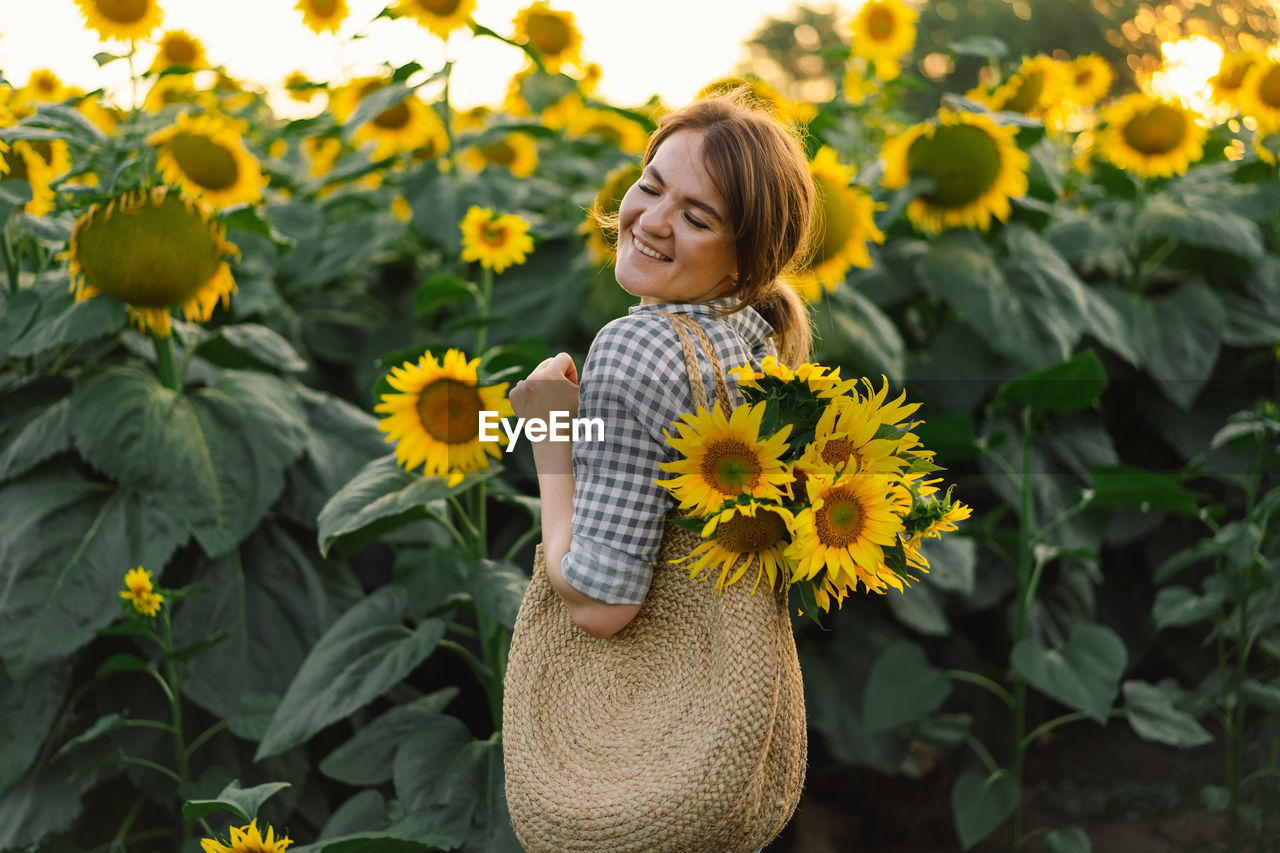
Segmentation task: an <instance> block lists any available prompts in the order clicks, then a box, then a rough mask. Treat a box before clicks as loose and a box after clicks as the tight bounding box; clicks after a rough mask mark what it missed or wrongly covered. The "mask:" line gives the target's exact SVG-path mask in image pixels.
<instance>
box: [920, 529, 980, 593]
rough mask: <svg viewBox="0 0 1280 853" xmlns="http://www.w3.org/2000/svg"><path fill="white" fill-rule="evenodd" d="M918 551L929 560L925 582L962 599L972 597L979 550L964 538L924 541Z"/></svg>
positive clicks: (949, 537)
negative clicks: (927, 576) (927, 575)
mask: <svg viewBox="0 0 1280 853" xmlns="http://www.w3.org/2000/svg"><path fill="white" fill-rule="evenodd" d="M920 551H921V553H922V554H923V555H924V558H925V559H926V560H928V561H929V579H928V582H929V583H931V584H933V585H934V586H936V587H938V588H939V589H942V590H946V591H947V592H953V593H955V594H956V595H959V596H960V597H962V598H968V597H969V596H971V595H973V590H974V586H975V584H976V580H977V563H978V549H977V546H976V545H975V544H974V541H973V540H972V539H970V538H968V537H967V536H943V537H941V538H939V539H925V540H922V541H921V543H920Z"/></svg>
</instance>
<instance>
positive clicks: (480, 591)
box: [466, 560, 529, 628]
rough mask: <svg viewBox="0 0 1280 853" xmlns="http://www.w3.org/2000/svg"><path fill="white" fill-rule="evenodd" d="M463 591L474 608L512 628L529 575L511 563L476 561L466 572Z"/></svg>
mask: <svg viewBox="0 0 1280 853" xmlns="http://www.w3.org/2000/svg"><path fill="white" fill-rule="evenodd" d="M466 584H467V592H468V593H470V595H471V598H472V599H473V600H474V601H475V603H476V608H477V609H478V610H479V611H480V612H481V613H483V614H484V615H485V616H488V617H489V618H490V619H493V620H495V621H497V622H499V623H501V624H502V625H505V626H506V627H507V628H515V626H516V614H517V613H519V612H520V602H522V601H524V592H525V589H526V588H527V587H528V586H529V576H528V575H526V574H525V573H524V572H522V571H521V570H520V569H519V567H517V566H514V565H512V564H511V563H500V562H498V561H496V560H480V561H478V562H476V563H474V564H472V565H471V566H470V568H468V569H467V572H466Z"/></svg>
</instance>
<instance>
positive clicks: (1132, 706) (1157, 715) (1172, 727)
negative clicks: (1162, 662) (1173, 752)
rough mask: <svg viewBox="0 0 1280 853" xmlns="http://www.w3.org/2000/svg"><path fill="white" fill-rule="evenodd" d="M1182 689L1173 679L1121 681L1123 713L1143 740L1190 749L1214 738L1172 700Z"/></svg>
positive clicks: (1176, 698)
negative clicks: (1122, 686) (1151, 682)
mask: <svg viewBox="0 0 1280 853" xmlns="http://www.w3.org/2000/svg"><path fill="white" fill-rule="evenodd" d="M1182 693H1183V691H1182V689H1181V688H1180V687H1178V685H1177V684H1176V683H1174V682H1173V680H1172V679H1166V680H1165V681H1163V682H1161V683H1160V684H1158V685H1157V684H1148V683H1147V682H1145V681H1126V682H1125V683H1124V715H1125V717H1127V718H1128V720H1129V725H1131V726H1133V731H1134V733H1135V734H1137V735H1138V737H1140V738H1142V739H1143V740H1150V741H1155V742H1156V743H1164V744H1168V745H1169V746H1176V747H1178V748H1179V749H1190V748H1191V747H1195V746H1204V745H1205V744H1206V743H1211V742H1212V741H1213V735H1211V734H1209V732H1207V731H1206V730H1205V728H1204V726H1202V725H1200V724H1199V723H1198V722H1196V718H1195V717H1193V716H1191V715H1190V714H1188V713H1187V712H1186V711H1182V710H1179V709H1178V708H1177V706H1176V705H1175V704H1174V703H1175V702H1177V701H1178V699H1179V698H1180V697H1181V695H1182Z"/></svg>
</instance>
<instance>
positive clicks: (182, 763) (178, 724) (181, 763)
mask: <svg viewBox="0 0 1280 853" xmlns="http://www.w3.org/2000/svg"><path fill="white" fill-rule="evenodd" d="M169 610H170V608H169V607H164V608H162V609H161V621H162V622H163V624H164V644H165V657H167V658H169V659H168V660H167V661H166V662H165V672H166V674H167V675H168V681H169V684H170V686H171V687H172V692H171V693H170V694H169V707H170V708H171V709H172V715H173V748H174V754H175V756H176V757H177V759H178V773H177V782H178V790H179V791H180V792H181V791H182V790H184V789H185V788H186V786H187V780H188V779H189V778H190V762H189V760H188V759H189V757H190V756H189V754H188V752H187V745H186V740H185V739H184V738H183V736H182V691H181V686H180V679H181V675H180V674H179V673H178V665H177V662H176V661H174V659H173V658H172V657H171V655H172V653H173V623H172V621H171V620H170V618H169ZM179 796H181V794H179ZM181 824H182V846H183V847H184V848H185V847H186V843H187V841H188V840H189V839H190V837H191V826H190V825H189V824H188V823H187V822H186V821H185V820H183V821H181Z"/></svg>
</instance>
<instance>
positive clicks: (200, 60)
mask: <svg viewBox="0 0 1280 853" xmlns="http://www.w3.org/2000/svg"><path fill="white" fill-rule="evenodd" d="M175 65H178V66H182V67H184V68H191V69H193V70H194V69H200V68H207V67H209V60H208V59H207V58H206V57H205V53H204V45H203V44H201V43H200V40H199V39H197V38H196V37H195V36H193V35H191V34H190V33H188V32H186V31H185V30H169V31H168V32H167V33H165V34H164V35H163V36H161V37H160V45H159V50H157V51H156V58H155V59H154V60H153V61H152V63H151V70H152V71H160V70H162V69H165V68H170V67H172V66H175Z"/></svg>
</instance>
